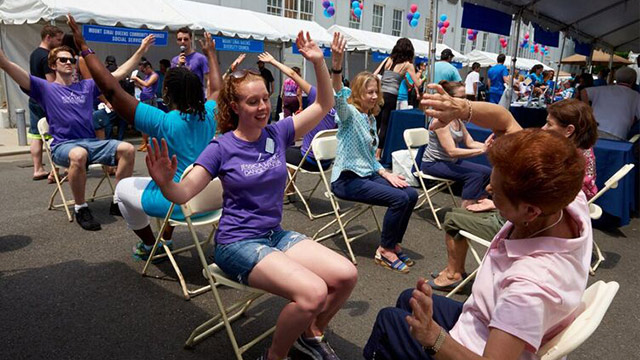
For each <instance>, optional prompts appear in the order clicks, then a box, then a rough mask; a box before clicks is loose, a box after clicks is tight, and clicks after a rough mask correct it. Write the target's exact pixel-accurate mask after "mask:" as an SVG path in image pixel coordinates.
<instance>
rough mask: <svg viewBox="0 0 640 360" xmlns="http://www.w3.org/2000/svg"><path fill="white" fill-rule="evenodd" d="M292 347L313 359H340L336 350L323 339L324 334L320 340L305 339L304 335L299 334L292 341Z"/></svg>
mask: <svg viewBox="0 0 640 360" xmlns="http://www.w3.org/2000/svg"><path fill="white" fill-rule="evenodd" d="M293 347H294V348H295V349H296V350H298V351H300V352H301V353H303V354H305V355H307V356H308V357H309V358H310V359H314V360H340V358H339V357H338V355H336V352H335V351H334V350H333V349H332V348H331V346H330V345H329V343H328V342H327V341H326V340H325V338H324V336H322V338H321V339H320V340H317V339H306V338H305V337H304V336H302V335H301V336H300V337H299V338H298V340H296V342H294V343H293Z"/></svg>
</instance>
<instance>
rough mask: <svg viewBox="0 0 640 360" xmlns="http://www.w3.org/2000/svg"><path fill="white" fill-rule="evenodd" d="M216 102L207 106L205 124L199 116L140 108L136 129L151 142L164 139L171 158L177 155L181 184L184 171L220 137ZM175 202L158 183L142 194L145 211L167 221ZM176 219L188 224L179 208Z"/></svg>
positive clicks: (178, 178)
mask: <svg viewBox="0 0 640 360" xmlns="http://www.w3.org/2000/svg"><path fill="white" fill-rule="evenodd" d="M216 106H217V105H216V102H215V101H213V100H209V101H207V102H206V103H205V105H204V109H205V116H204V120H200V117H199V116H197V115H191V114H181V113H180V112H179V111H178V110H173V111H170V112H167V113H165V112H164V111H162V110H160V109H158V108H155V107H153V106H150V105H147V104H143V103H139V104H138V107H137V108H136V115H135V120H134V121H135V122H134V124H135V127H136V129H138V130H140V131H142V132H143V133H145V134H149V137H150V138H157V139H158V141H160V139H161V138H164V139H165V140H166V142H167V146H168V148H169V156H170V157H171V156H173V155H176V157H177V159H178V170H177V171H176V175H175V177H174V178H173V181H175V182H179V181H180V177H181V176H182V173H183V172H184V170H185V169H186V168H187V167H188V166H189V165H191V164H193V163H194V162H195V161H196V159H197V158H198V156H199V155H200V153H201V152H202V150H204V148H205V147H207V145H208V144H209V142H210V141H211V139H213V136H214V135H215V133H216V120H215V116H214V115H215V112H216ZM170 206H171V202H170V201H169V200H167V199H166V198H165V197H164V196H163V195H162V191H160V188H159V187H158V186H157V185H156V183H155V181H151V182H150V183H149V185H147V188H146V189H144V192H143V193H142V208H143V209H144V212H145V213H147V215H150V216H153V217H160V218H162V217H164V216H165V215H166V214H167V211H169V207H170ZM171 218H172V219H175V220H184V215H182V210H181V209H180V207H179V206H176V207H175V208H174V210H173V215H172V216H171Z"/></svg>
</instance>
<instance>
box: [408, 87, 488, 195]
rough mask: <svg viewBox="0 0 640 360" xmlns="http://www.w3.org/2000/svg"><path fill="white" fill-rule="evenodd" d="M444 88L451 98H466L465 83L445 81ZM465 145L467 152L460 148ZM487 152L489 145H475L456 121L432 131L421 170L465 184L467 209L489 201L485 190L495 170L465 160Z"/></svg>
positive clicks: (464, 191) (463, 192)
mask: <svg viewBox="0 0 640 360" xmlns="http://www.w3.org/2000/svg"><path fill="white" fill-rule="evenodd" d="M440 85H441V86H442V88H443V89H444V90H445V91H446V92H447V93H448V94H449V95H451V96H453V97H455V98H459V99H464V98H465V88H464V83H462V82H449V81H446V80H443V81H441V82H440ZM461 143H462V144H464V145H465V146H466V148H461V147H459V145H460V144H461ZM486 149H487V144H485V143H481V142H478V141H474V140H473V138H472V137H471V135H470V134H469V131H467V128H466V127H465V125H464V123H463V122H462V121H461V120H460V119H456V120H454V121H451V123H449V124H448V125H447V126H443V127H440V128H438V129H435V130H430V131H429V145H428V146H427V148H426V149H425V151H424V155H423V156H422V164H421V166H420V169H421V170H422V172H423V173H425V174H429V175H431V176H435V177H439V178H444V179H451V180H455V181H460V182H462V183H464V185H463V188H462V207H463V208H464V207H466V206H468V205H472V204H475V203H476V202H478V200H479V199H484V198H486V197H487V193H486V191H485V190H484V187H485V186H486V185H487V183H488V182H489V176H490V175H491V168H490V167H488V166H485V165H480V164H476V163H473V162H471V161H468V160H462V159H464V158H469V157H473V156H478V155H481V154H483V153H484V152H485V151H486Z"/></svg>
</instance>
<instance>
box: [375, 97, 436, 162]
mask: <svg viewBox="0 0 640 360" xmlns="http://www.w3.org/2000/svg"><path fill="white" fill-rule="evenodd" d="M418 127H425V115H424V113H423V112H422V111H421V110H417V109H411V110H394V111H392V112H391V117H390V118H389V126H388V128H387V135H386V139H385V144H384V151H383V153H382V158H381V159H380V163H381V164H382V166H384V167H386V168H391V154H392V153H393V152H394V151H396V150H403V149H406V148H407V145H405V143H404V137H403V134H404V131H405V130H407V129H414V128H418Z"/></svg>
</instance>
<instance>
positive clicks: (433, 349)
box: [423, 328, 447, 355]
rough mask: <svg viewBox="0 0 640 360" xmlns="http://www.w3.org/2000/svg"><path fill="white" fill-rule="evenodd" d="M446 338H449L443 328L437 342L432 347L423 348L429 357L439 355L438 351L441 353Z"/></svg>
mask: <svg viewBox="0 0 640 360" xmlns="http://www.w3.org/2000/svg"><path fill="white" fill-rule="evenodd" d="M446 338H447V332H446V331H444V329H443V328H440V334H438V338H437V339H436V342H435V343H434V344H433V345H431V346H424V347H423V349H424V351H425V352H426V353H427V354H429V355H435V354H436V353H438V351H440V348H441V347H442V344H444V340H445V339H446Z"/></svg>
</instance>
